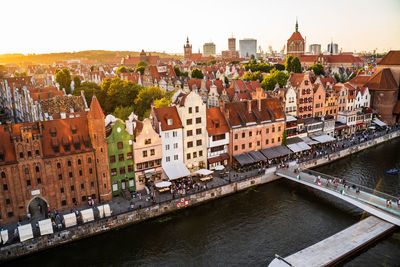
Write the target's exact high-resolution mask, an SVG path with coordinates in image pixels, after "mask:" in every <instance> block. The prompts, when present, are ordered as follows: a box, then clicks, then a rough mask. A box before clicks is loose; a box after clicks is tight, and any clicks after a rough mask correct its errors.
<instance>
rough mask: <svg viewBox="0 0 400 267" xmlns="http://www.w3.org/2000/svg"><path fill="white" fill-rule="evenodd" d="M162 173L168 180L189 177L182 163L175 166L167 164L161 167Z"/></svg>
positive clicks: (188, 172)
mask: <svg viewBox="0 0 400 267" xmlns="http://www.w3.org/2000/svg"><path fill="white" fill-rule="evenodd" d="M163 169H164V172H165V173H166V174H167V176H168V178H169V180H175V179H179V178H182V177H185V176H190V171H189V170H188V168H186V166H185V164H183V163H182V162H180V163H176V164H168V165H165V166H163Z"/></svg>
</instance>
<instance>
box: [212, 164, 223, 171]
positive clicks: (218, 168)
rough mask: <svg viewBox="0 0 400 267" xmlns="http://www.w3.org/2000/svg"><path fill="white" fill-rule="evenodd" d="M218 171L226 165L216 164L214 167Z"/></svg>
mask: <svg viewBox="0 0 400 267" xmlns="http://www.w3.org/2000/svg"><path fill="white" fill-rule="evenodd" d="M214 169H215V170H216V171H222V170H223V169H225V166H224V165H218V166H215V168H214Z"/></svg>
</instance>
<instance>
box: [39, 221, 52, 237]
mask: <svg viewBox="0 0 400 267" xmlns="http://www.w3.org/2000/svg"><path fill="white" fill-rule="evenodd" d="M39 229H40V235H49V234H52V233H54V232H53V224H52V223H51V220H50V219H46V220H42V221H39Z"/></svg>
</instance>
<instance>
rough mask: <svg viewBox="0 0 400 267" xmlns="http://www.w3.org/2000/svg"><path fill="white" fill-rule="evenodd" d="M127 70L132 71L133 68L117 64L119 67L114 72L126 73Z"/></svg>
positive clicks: (117, 73)
mask: <svg viewBox="0 0 400 267" xmlns="http://www.w3.org/2000/svg"><path fill="white" fill-rule="evenodd" d="M128 72H134V70H133V69H131V68H128V67H126V66H124V65H121V66H119V67H118V68H117V71H116V72H115V74H116V75H117V76H119V74H121V73H128Z"/></svg>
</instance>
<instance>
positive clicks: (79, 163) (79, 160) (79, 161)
mask: <svg viewBox="0 0 400 267" xmlns="http://www.w3.org/2000/svg"><path fill="white" fill-rule="evenodd" d="M114 160H115V158H114ZM81 164H82V161H81V159H78V165H81Z"/></svg>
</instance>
